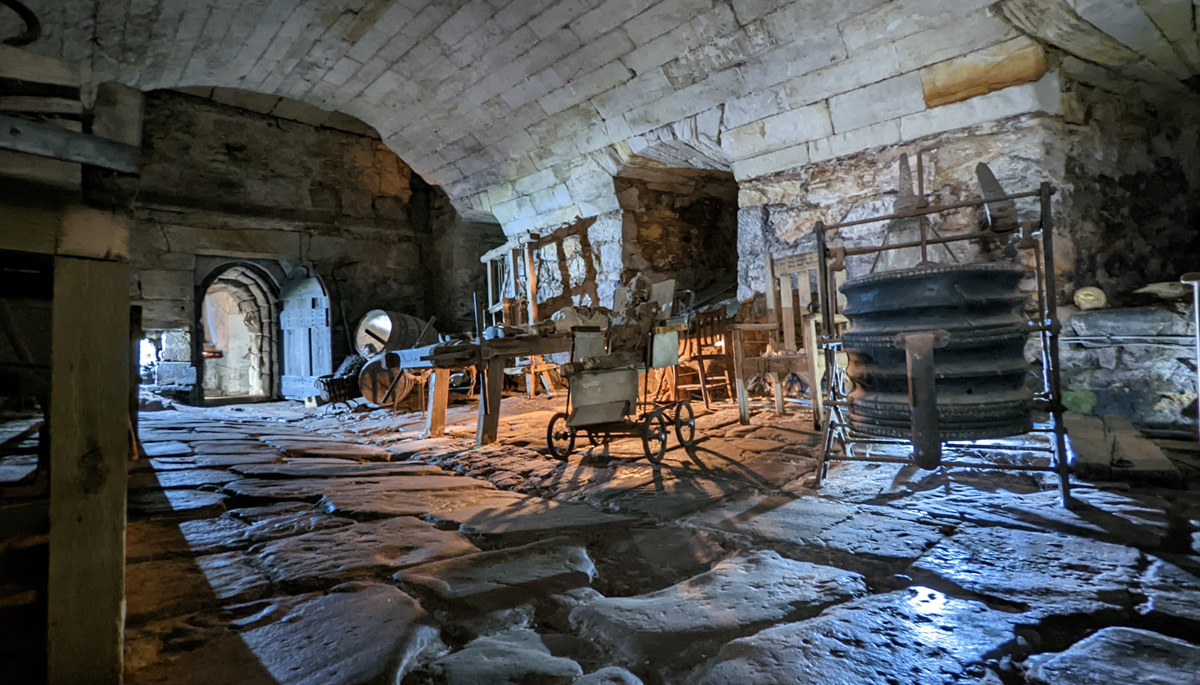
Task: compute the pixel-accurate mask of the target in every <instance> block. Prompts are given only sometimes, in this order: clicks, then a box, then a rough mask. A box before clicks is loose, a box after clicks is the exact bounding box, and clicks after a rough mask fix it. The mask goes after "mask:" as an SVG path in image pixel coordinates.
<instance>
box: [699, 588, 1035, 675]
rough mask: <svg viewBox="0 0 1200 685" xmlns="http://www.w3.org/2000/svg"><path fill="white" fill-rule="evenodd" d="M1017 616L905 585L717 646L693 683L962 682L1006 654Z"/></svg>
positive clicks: (1016, 622)
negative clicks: (715, 651) (706, 665)
mask: <svg viewBox="0 0 1200 685" xmlns="http://www.w3.org/2000/svg"><path fill="white" fill-rule="evenodd" d="M1019 621H1020V617H1019V615H1016V614H1009V613H1005V612H1002V611H996V610H993V609H989V608H988V607H987V606H986V605H984V604H983V603H981V602H972V601H966V600H961V599H954V598H951V597H947V596H946V595H944V594H942V593H940V592H936V591H934V590H930V589H928V588H921V587H912V588H907V589H904V590H899V591H896V592H890V593H887V594H883V595H873V596H870V597H865V598H863V599H858V600H855V601H853V602H849V603H846V604H841V605H838V606H835V607H832V608H830V609H827V610H826V611H825V613H823V614H821V615H820V616H818V617H816V618H811V619H808V620H806V621H800V622H798V623H785V624H783V625H779V626H775V627H774V628H768V629H766V630H763V631H761V632H759V633H757V634H755V635H751V636H749V637H744V638H740V639H737V640H734V641H732V642H729V643H727V644H726V645H725V646H723V647H721V649H720V651H719V652H718V653H717V656H716V659H715V660H714V661H713V663H712V665H711V666H710V667H701V668H700V669H699V671H698V672H697V673H695V674H693V678H690V679H688V682H693V683H698V684H699V685H749V684H750V683H789V684H795V685H829V684H831V683H853V684H854V685H962V684H965V683H976V682H981V680H980V678H981V676H983V675H984V673H985V667H984V662H985V661H987V660H988V659H991V658H998V657H1000V656H1001V655H1003V654H1005V653H1006V652H1009V651H1010V650H1011V649H1012V648H1013V645H1014V644H1015V642H1016V637H1015V635H1014V627H1015V626H1016V625H1017V624H1018V622H1019Z"/></svg>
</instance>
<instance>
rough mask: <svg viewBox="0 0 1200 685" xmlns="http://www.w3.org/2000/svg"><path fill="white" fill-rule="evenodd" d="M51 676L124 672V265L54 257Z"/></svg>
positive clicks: (79, 678) (59, 679)
mask: <svg viewBox="0 0 1200 685" xmlns="http://www.w3.org/2000/svg"><path fill="white" fill-rule="evenodd" d="M54 269H55V273H54V304H53V307H54V314H53V322H54V323H53V344H52V350H53V351H52V365H51V366H52V368H51V385H52V393H51V397H52V398H53V399H52V400H51V404H50V426H51V443H50V464H51V468H50V563H49V580H48V584H47V602H48V621H49V632H48V644H49V649H48V655H49V663H48V678H47V680H48V682H51V683H83V682H89V683H117V682H120V678H121V670H122V668H121V666H122V629H123V622H124V601H123V600H124V583H125V490H126V475H125V462H126V459H127V457H128V449H129V445H128V432H127V431H128V418H129V417H128V397H127V393H128V384H129V363H130V360H129V347H130V346H129V340H128V337H129V291H128V288H129V281H128V278H129V268H128V265H126V264H123V263H118V262H105V261H99V260H90V259H75V258H71V257H59V258H57V259H55V263H54Z"/></svg>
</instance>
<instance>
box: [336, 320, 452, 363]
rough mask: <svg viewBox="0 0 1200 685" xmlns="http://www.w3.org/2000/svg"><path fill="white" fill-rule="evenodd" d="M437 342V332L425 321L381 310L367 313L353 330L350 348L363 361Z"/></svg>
mask: <svg viewBox="0 0 1200 685" xmlns="http://www.w3.org/2000/svg"><path fill="white" fill-rule="evenodd" d="M422 331H424V333H422ZM437 341H438V333H437V331H436V330H434V328H433V326H430V325H429V324H428V323H427V322H426V321H424V320H422V319H418V318H417V317H415V316H409V315H408V314H402V313H400V312H389V311H385V310H383V309H372V310H371V311H369V312H367V314H366V316H364V317H363V318H362V319H360V320H359V322H358V327H357V328H355V329H354V347H355V348H356V349H357V350H358V353H359V354H361V355H362V356H364V357H367V358H370V357H374V356H375V355H377V354H379V353H380V352H385V351H389V350H405V349H408V348H410V347H416V346H417V345H423V344H430V343H435V342H437Z"/></svg>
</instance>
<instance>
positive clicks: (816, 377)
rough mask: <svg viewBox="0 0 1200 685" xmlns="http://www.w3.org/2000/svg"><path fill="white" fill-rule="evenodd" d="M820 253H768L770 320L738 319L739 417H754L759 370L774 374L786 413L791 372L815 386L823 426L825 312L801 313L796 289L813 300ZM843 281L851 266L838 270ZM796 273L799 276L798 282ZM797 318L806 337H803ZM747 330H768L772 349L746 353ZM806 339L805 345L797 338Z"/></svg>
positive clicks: (734, 331)
mask: <svg viewBox="0 0 1200 685" xmlns="http://www.w3.org/2000/svg"><path fill="white" fill-rule="evenodd" d="M818 267H819V263H818V257H817V254H816V253H806V254H799V255H789V256H786V257H779V258H772V257H771V256H769V255H768V256H767V257H766V259H765V264H764V272H765V273H764V276H765V278H766V299H767V321H766V322H765V323H744V324H733V325H732V326H730V332H731V335H732V338H733V362H734V384H735V386H736V391H737V398H738V417H739V419H740V420H741V422H742V424H749V423H750V402H749V395H748V393H747V391H746V378H747V376H748V375H749V376H752V375H754V374H759V373H766V374H770V375H771V378H772V379H773V380H774V398H775V411H776V412H777V413H778V414H780V415H783V414H786V413H787V411H786V407H785V404H784V399H783V379H784V378H785V377H786V376H787V375H788V374H790V373H795V374H796V375H798V376H800V378H801V379H802V380H804V382H805V383H807V384H808V387H809V395H810V396H811V397H812V405H813V427H814V428H816V429H818V430H819V429H820V428H821V426H822V420H823V418H822V417H823V416H824V403H823V397H822V393H821V391H820V389H819V385H820V383H821V378H822V377H823V376H824V374H825V360H824V358H823V355H821V354H819V353H818V352H819V348H818V345H817V343H818V336H817V326H818V323H819V321H820V320H821V316H820V314H819V313H808V312H803V313H801V314H800V316H799V317H797V315H796V311H795V306H794V302H795V298H794V297H793V293H794V292H797V291H798V294H799V300H800V304H801V306H803V305H805V304H806V303H808V302H811V301H812V284H811V282H810V278H811V277H812V276H813V275H814V274H815V275H816V276H817V277H818V278H819V277H820V276H819V268H818ZM836 274H837V278H838V279H839V280H838V281H837V283H835V284H834V286H833V287H834V288H835V289H836V287H837V286H839V285H841V282H842V281H843V280H844V279H845V272H836ZM793 276H796V277H798V279H797V281H796V283H795V286H793V282H792V279H793ZM797 323H799V329H800V339H799V340H797V335H796V334H797ZM747 333H760V334H765V335H766V341H765V342H766V345H767V348H768V349H767V353H766V354H764V355H755V356H747V355H746V343H747V339H746V335H747ZM798 342H799V343H802V344H803V347H802V348H801V346H800V345H798V344H797V343H798Z"/></svg>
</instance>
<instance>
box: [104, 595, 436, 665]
mask: <svg viewBox="0 0 1200 685" xmlns="http://www.w3.org/2000/svg"><path fill="white" fill-rule="evenodd" d="M230 613H233V615H232V616H230V615H228V614H225V613H223V614H220V615H217V616H212V615H194V616H192V617H188V618H187V620H184V621H164V622H162V623H159V624H154V625H151V626H147V627H146V629H144V630H141V631H138V632H135V633H134V636H133V640H132V641H131V644H130V646H129V647H128V648H127V651H128V653H131V654H133V655H134V659H132V660H131V661H127V664H128V668H127V673H126V678H125V682H127V683H130V685H145V684H149V683H156V684H157V683H162V684H166V683H170V684H171V685H207V684H209V683H224V682H230V680H229V678H230V673H231V670H230V669H231V668H233V669H236V670H235V671H234V672H236V674H237V682H238V683H239V685H358V684H361V683H381V682H388V683H391V682H400V680H401V679H402V678H403V676H404V674H405V673H407V672H408V671H409V669H410V667H411V664H412V661H413V658H414V656H415V655H416V654H417V653H418V652H420V651H421V650H422V649H423V648H424V647H425V646H426V645H427V644H429V642H430V641H431V640H432V639H434V638H435V637H436V635H437V630H436V629H435V628H433V627H432V626H430V625H427V624H426V621H427V617H426V614H425V612H424V611H423V610H422V609H421V607H420V605H419V604H417V602H416V601H415V600H413V599H412V598H411V597H409V596H408V595H406V594H404V593H403V592H401V591H400V590H398V589H397V588H395V587H392V586H389V585H383V584H379V583H350V584H347V585H345V586H341V587H339V588H335V591H334V592H330V593H329V594H325V595H321V594H310V595H301V596H295V597H278V598H275V599H272V600H270V601H264V602H261V603H258V604H257V605H248V606H247V607H243V608H240V609H238V610H237V611H236V612H230ZM168 648H169V651H166V652H164V651H163V650H164V649H168Z"/></svg>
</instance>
